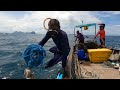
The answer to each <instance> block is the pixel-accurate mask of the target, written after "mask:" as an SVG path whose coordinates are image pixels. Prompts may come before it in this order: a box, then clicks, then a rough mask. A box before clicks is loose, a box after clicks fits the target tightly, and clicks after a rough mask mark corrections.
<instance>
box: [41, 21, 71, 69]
mask: <svg viewBox="0 0 120 90" xmlns="http://www.w3.org/2000/svg"><path fill="white" fill-rule="evenodd" d="M48 27H49V30H48V32H47V33H46V35H45V37H44V38H43V39H42V40H41V41H40V42H39V45H42V46H44V44H45V43H46V42H47V41H48V40H49V39H50V38H52V39H53V42H54V43H55V44H56V46H54V47H52V48H50V50H49V51H50V52H52V53H54V57H53V58H52V59H51V60H50V61H49V62H48V63H47V65H46V66H45V69H46V68H49V67H52V66H53V65H55V64H57V63H58V62H59V61H62V68H63V69H65V67H66V61H67V56H68V54H69V52H70V46H69V41H68V36H67V34H66V32H64V31H63V30H61V29H60V23H59V21H58V20H57V19H51V20H50V21H49V23H48Z"/></svg>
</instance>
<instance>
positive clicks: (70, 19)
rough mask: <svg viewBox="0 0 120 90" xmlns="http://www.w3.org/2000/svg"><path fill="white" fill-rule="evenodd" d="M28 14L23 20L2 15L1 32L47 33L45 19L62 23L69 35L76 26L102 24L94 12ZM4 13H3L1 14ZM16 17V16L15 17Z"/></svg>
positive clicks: (42, 12) (32, 12) (40, 12)
mask: <svg viewBox="0 0 120 90" xmlns="http://www.w3.org/2000/svg"><path fill="white" fill-rule="evenodd" d="M25 12H26V13H25V14H24V15H23V17H21V18H16V17H10V16H8V15H7V14H6V15H5V14H4V15H2V14H0V28H1V29H0V31H1V32H3V31H4V32H5V31H6V32H13V31H23V32H29V31H36V32H39V33H45V32H46V31H45V29H44V27H43V21H44V19H46V18H48V17H50V18H56V19H58V20H59V21H60V23H61V29H64V30H65V31H66V32H68V33H73V28H74V26H75V25H79V24H81V21H82V20H83V21H84V22H83V23H100V22H102V21H101V20H100V19H99V18H97V17H96V16H95V15H94V12H93V11H91V12H90V11H25ZM0 13H2V12H0ZM14 16H15V15H14Z"/></svg>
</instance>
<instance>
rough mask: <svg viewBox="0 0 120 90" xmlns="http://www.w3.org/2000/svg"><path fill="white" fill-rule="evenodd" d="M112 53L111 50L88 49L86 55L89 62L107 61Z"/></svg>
mask: <svg viewBox="0 0 120 90" xmlns="http://www.w3.org/2000/svg"><path fill="white" fill-rule="evenodd" d="M111 53H112V50H110V49H107V48H101V49H88V55H89V59H90V61H91V62H104V61H107V60H108V59H109V57H110V55H111Z"/></svg>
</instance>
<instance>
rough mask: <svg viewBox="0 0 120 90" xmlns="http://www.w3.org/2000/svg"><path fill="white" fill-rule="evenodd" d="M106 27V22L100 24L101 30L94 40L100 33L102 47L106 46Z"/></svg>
mask: <svg viewBox="0 0 120 90" xmlns="http://www.w3.org/2000/svg"><path fill="white" fill-rule="evenodd" d="M104 28H105V24H102V25H100V30H99V31H98V33H97V34H96V36H95V37H94V40H93V41H95V39H96V37H97V36H98V35H100V43H101V46H102V47H105V30H104Z"/></svg>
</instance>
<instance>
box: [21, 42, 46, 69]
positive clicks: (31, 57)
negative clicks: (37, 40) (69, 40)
mask: <svg viewBox="0 0 120 90" xmlns="http://www.w3.org/2000/svg"><path fill="white" fill-rule="evenodd" d="M45 56H46V52H45V50H44V48H43V47H42V46H41V45H35V44H32V45H29V46H28V47H27V48H26V50H25V51H24V53H23V54H22V58H23V59H24V60H25V62H26V64H27V67H29V68H30V69H31V68H35V67H37V66H39V65H40V71H42V69H44V58H45Z"/></svg>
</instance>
